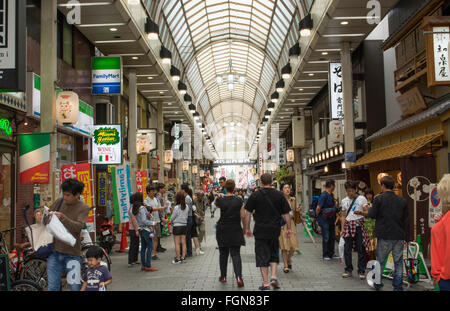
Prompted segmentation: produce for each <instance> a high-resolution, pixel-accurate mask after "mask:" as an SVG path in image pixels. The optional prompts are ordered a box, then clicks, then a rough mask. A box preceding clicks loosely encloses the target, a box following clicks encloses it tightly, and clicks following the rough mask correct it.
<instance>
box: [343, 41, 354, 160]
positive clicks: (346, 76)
mask: <svg viewBox="0 0 450 311" xmlns="http://www.w3.org/2000/svg"><path fill="white" fill-rule="evenodd" d="M341 63H342V89H343V95H344V96H343V97H344V144H345V162H346V167H350V164H351V163H352V162H354V161H355V126H354V121H353V75H352V54H351V51H350V42H344V43H342V49H341Z"/></svg>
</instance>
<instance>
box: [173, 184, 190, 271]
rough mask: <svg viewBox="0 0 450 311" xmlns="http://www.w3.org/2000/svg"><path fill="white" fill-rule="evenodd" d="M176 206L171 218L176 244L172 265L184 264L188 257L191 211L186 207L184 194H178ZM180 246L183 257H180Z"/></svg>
mask: <svg viewBox="0 0 450 311" xmlns="http://www.w3.org/2000/svg"><path fill="white" fill-rule="evenodd" d="M175 204H176V205H175V207H174V209H173V213H172V218H171V221H172V223H173V241H174V243H175V258H174V259H173V261H172V263H173V264H179V263H183V262H184V259H185V257H186V228H187V220H188V216H189V209H188V208H187V207H186V201H185V197H184V194H183V193H182V192H178V193H177V195H176V196H175ZM180 244H181V252H182V255H180Z"/></svg>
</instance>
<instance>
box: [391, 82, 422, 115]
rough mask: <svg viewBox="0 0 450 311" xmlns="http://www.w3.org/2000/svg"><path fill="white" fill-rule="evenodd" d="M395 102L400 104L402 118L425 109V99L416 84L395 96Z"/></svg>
mask: <svg viewBox="0 0 450 311" xmlns="http://www.w3.org/2000/svg"><path fill="white" fill-rule="evenodd" d="M397 103H398V105H399V106H400V109H401V111H402V117H403V118H406V117H408V116H410V115H413V114H415V113H416V112H419V111H422V110H425V109H427V104H426V103H425V99H424V98H423V95H422V93H421V92H420V89H419V88H418V87H417V86H415V87H413V88H412V89H410V90H409V91H407V92H405V93H403V94H402V95H400V96H399V97H397Z"/></svg>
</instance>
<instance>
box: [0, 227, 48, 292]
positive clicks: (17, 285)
mask: <svg viewBox="0 0 450 311" xmlns="http://www.w3.org/2000/svg"><path fill="white" fill-rule="evenodd" d="M15 230H16V228H11V229H7V230H3V231H0V254H3V255H6V258H7V259H8V264H7V265H6V266H7V273H8V278H9V279H10V280H11V286H10V290H12V291H42V287H41V286H40V285H39V283H37V282H35V281H33V280H30V279H23V278H22V274H23V271H24V255H23V254H22V253H20V252H17V255H15V254H14V253H12V252H10V251H9V247H8V244H7V242H6V238H5V235H6V234H8V233H10V232H14V231H15ZM13 247H14V248H18V250H19V251H20V244H13ZM16 256H17V263H16V264H13V262H12V260H13V259H14V258H16ZM25 256H26V255H25Z"/></svg>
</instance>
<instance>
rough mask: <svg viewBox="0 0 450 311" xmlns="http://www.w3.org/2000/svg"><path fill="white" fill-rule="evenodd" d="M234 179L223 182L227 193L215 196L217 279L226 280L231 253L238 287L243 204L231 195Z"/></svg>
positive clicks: (242, 240) (240, 278)
mask: <svg viewBox="0 0 450 311" xmlns="http://www.w3.org/2000/svg"><path fill="white" fill-rule="evenodd" d="M235 186H236V185H235V183H234V180H232V179H228V180H227V181H226V182H225V189H226V190H227V193H226V194H225V196H223V197H221V198H217V200H216V206H217V207H218V208H220V219H219V221H218V222H217V230H216V239H217V244H218V245H219V263H220V277H219V281H220V282H222V283H225V282H226V281H227V261H228V255H231V259H232V261H233V267H234V273H235V275H236V281H237V285H238V287H243V286H244V281H243V280H242V261H241V254H240V250H241V246H243V245H245V239H244V234H243V231H242V226H241V223H242V224H243V223H244V215H245V211H244V204H243V202H242V200H241V199H240V198H238V197H236V196H234V195H233V190H234V188H235Z"/></svg>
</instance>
